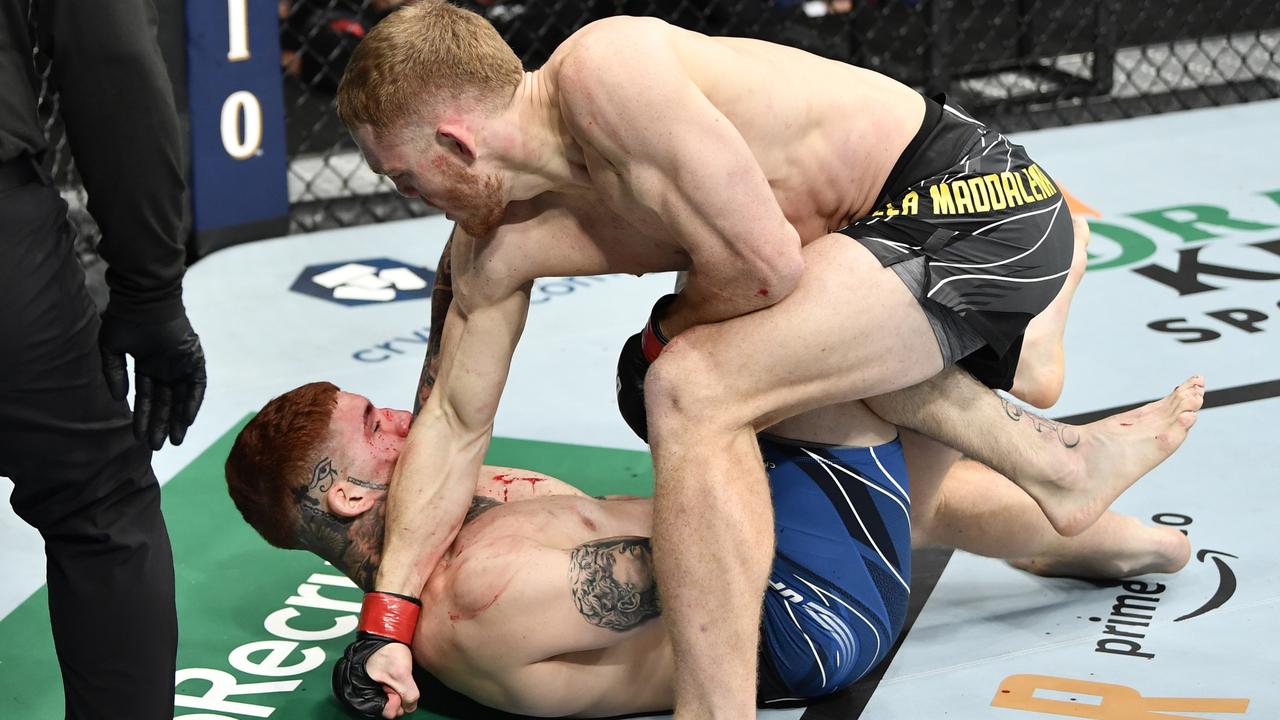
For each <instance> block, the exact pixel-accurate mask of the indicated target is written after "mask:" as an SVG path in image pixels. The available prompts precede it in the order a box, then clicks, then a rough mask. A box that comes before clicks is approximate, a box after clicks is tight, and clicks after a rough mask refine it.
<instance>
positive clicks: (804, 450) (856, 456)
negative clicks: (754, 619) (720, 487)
mask: <svg viewBox="0 0 1280 720" xmlns="http://www.w3.org/2000/svg"><path fill="white" fill-rule="evenodd" d="M760 450H761V453H762V454H763V455H764V460H765V468H766V470H767V471H768V474H769V491H770V493H771V494H772V496H773V511H774V523H775V534H776V537H777V549H776V554H775V556H774V560H773V570H772V572H771V573H770V575H769V587H768V589H767V590H766V591H765V596H764V613H763V616H762V618H761V624H760V657H759V695H758V700H759V702H760V704H762V705H764V704H769V703H773V702H785V701H796V700H803V699H807V698H813V697H818V696H820V695H827V694H830V693H833V692H836V691H839V690H841V689H843V688H846V687H848V686H849V685H851V684H853V682H854V681H856V680H858V678H861V677H862V676H863V675H866V674H867V672H868V671H870V670H871V669H872V668H873V667H875V666H876V664H877V663H879V662H880V661H881V660H883V659H884V658H885V656H886V655H887V654H888V653H889V649H890V648H891V647H892V646H893V643H894V642H895V641H896V640H897V638H898V634H899V633H900V632H902V625H903V622H904V620H905V618H906V614H907V596H908V592H909V583H910V581H911V500H910V497H909V496H908V494H907V493H908V485H907V466H906V460H905V459H904V457H903V455H902V444H901V443H900V442H899V441H898V440H896V439H895V440H894V441H893V442H890V443H886V444H884V445H879V446H876V447H871V448H846V447H828V446H822V445H819V444H815V443H805V444H803V445H801V444H799V443H797V442H795V441H789V440H784V439H780V438H774V437H769V436H764V435H762V436H760Z"/></svg>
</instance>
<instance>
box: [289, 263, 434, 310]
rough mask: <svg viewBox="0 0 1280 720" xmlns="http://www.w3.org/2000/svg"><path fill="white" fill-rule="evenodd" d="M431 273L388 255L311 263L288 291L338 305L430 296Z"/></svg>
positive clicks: (418, 298) (432, 279)
mask: <svg viewBox="0 0 1280 720" xmlns="http://www.w3.org/2000/svg"><path fill="white" fill-rule="evenodd" d="M435 278H436V274H435V272H433V271H431V270H428V269H427V268H425V267H419V266H416V265H410V264H408V263H404V262H401V261H399V260H392V259H390V258H369V259H366V260H352V261H350V262H337V263H325V264H323V265H311V266H308V267H306V268H304V269H303V271H302V272H301V273H300V274H299V275H298V279H297V280H294V282H293V286H292V287H290V288H289V289H290V290H293V291H294V292H299V293H302V294H303V295H310V296H312V297H318V298H320V299H322V300H328V301H329V302H334V303H338V304H339V305H347V306H352V305H383V304H386V303H390V302H400V301H402V300H421V299H423V298H426V297H430V295H431V284H432V283H433V282H434V281H435Z"/></svg>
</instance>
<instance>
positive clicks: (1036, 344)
mask: <svg viewBox="0 0 1280 720" xmlns="http://www.w3.org/2000/svg"><path fill="white" fill-rule="evenodd" d="M1071 228H1072V231H1073V232H1074V234H1075V248H1074V250H1073V251H1072V255H1071V269H1070V270H1068V271H1067V280H1066V282H1065V283H1063V285H1062V289H1061V290H1059V291H1058V294H1057V296H1056V297H1054V299H1053V302H1051V303H1049V307H1047V308H1045V309H1044V310H1043V311H1042V312H1041V313H1040V314H1039V315H1037V316H1035V317H1034V318H1032V320H1031V322H1030V323H1029V324H1028V325H1027V332H1026V334H1025V336H1024V337H1023V339H1022V355H1021V356H1020V357H1019V358H1018V370H1017V373H1016V374H1015V375H1014V378H1013V389H1011V390H1010V391H1009V394H1011V395H1013V396H1014V397H1016V398H1018V399H1019V400H1021V401H1023V402H1025V403H1028V404H1030V405H1032V406H1034V407H1038V408H1047V407H1050V406H1052V405H1053V404H1054V403H1056V402H1058V397H1059V396H1061V395H1062V383H1063V380H1064V378H1065V377H1066V371H1067V365H1066V362H1067V361H1066V355H1065V354H1064V353H1063V349H1062V334H1063V333H1064V332H1065V331H1066V329H1067V312H1068V311H1069V310H1070V308H1071V300H1072V298H1074V297H1075V294H1076V288H1078V287H1079V286H1080V281H1081V280H1082V279H1084V272H1085V268H1086V266H1088V264H1089V252H1088V249H1089V223H1088V222H1087V221H1086V220H1085V219H1084V217H1082V216H1072V218H1071Z"/></svg>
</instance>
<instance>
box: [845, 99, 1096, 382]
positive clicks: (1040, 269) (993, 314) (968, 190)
mask: <svg viewBox="0 0 1280 720" xmlns="http://www.w3.org/2000/svg"><path fill="white" fill-rule="evenodd" d="M940 99H941V101H942V102H938V101H934V100H930V99H928V98H926V99H925V103H926V106H927V110H926V113H925V119H924V122H923V123H922V124H921V127H920V131H919V132H918V133H916V136H915V138H914V139H912V141H911V143H910V144H909V145H908V146H907V149H906V150H905V151H904V152H903V153H902V157H900V158H899V159H898V162H897V164H896V165H895V166H894V168H893V171H892V172H891V173H890V174H889V178H888V179H887V180H886V181H885V185H884V189H883V190H882V191H881V194H880V198H879V200H878V202H877V204H876V205H877V206H876V210H875V211H874V212H873V213H872V214H871V215H868V216H866V217H864V218H862V219H860V220H856V221H854V222H853V223H850V224H849V225H848V226H846V227H844V228H841V229H840V231H839V232H841V233H844V234H845V235H848V236H850V237H852V238H854V239H856V240H857V241H858V242H860V243H862V244H863V245H864V246H866V248H867V249H868V250H870V251H871V252H872V254H874V255H875V256H876V258H877V259H879V260H880V262H881V264H883V265H885V266H886V267H891V268H893V269H894V270H895V271H896V272H897V274H898V276H899V277H900V278H902V280H903V282H904V283H906V285H907V287H908V288H910V289H911V291H912V292H913V293H914V294H915V296H916V298H917V299H918V300H919V301H920V304H921V307H922V308H923V309H924V311H925V315H926V316H928V317H929V322H930V324H931V325H932V326H933V329H934V334H935V335H936V336H937V338H938V344H939V347H940V348H941V350H942V354H943V360H944V362H945V363H946V364H947V365H951V364H953V363H954V364H957V365H959V366H960V367H962V368H964V369H965V370H967V371H969V372H970V373H972V374H973V376H974V377H976V378H977V379H978V380H980V381H982V382H983V383H984V384H986V385H987V386H988V387H992V388H998V389H1001V390H1008V389H1009V388H1010V387H1012V386H1013V376H1014V372H1015V371H1016V370H1017V367H1018V356H1019V354H1020V352H1021V350H1022V335H1023V332H1024V331H1025V330H1026V327H1027V323H1029V322H1030V321H1031V318H1033V317H1035V316H1036V315H1037V314H1039V313H1040V312H1041V311H1042V310H1044V309H1045V308H1046V307H1048V305H1049V303H1050V302H1051V301H1052V300H1053V298H1054V297H1055V296H1056V295H1057V294H1058V290H1060V289H1061V288H1062V285H1063V283H1064V282H1065V281H1066V276H1067V271H1068V269H1070V267H1071V254H1072V247H1073V239H1072V227H1071V215H1070V212H1069V211H1068V209H1067V203H1066V201H1065V200H1064V198H1063V195H1062V193H1061V192H1060V191H1059V190H1058V188H1057V186H1056V185H1055V184H1054V182H1053V180H1051V179H1050V178H1049V176H1048V175H1047V174H1046V173H1045V172H1044V170H1042V169H1041V168H1040V166H1039V165H1037V164H1035V163H1034V162H1032V160H1031V158H1029V157H1028V156H1027V153H1026V151H1025V150H1023V148H1022V146H1020V145H1015V144H1014V143H1012V142H1010V141H1009V139H1008V138H1007V137H1005V136H1004V135H1001V134H1000V133H998V132H996V131H994V130H992V129H990V128H988V127H986V126H985V125H983V124H981V123H979V122H977V121H976V120H974V119H973V118H971V117H969V116H968V114H967V113H966V112H965V111H964V110H962V109H960V108H959V107H957V106H955V105H952V104H945V98H940Z"/></svg>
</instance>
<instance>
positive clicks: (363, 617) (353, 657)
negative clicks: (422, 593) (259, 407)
mask: <svg viewBox="0 0 1280 720" xmlns="http://www.w3.org/2000/svg"><path fill="white" fill-rule="evenodd" d="M421 610H422V602H421V601H420V600H418V599H417V598H413V597H409V596H408V595H400V594H398V593H389V592H379V591H376V590H375V591H373V592H368V593H365V595H364V602H363V603H362V604H361V605H360V623H359V625H357V629H358V632H357V633H356V639H355V640H354V641H353V642H352V643H351V644H350V645H348V646H347V649H346V651H345V652H344V653H342V657H340V658H338V660H337V662H335V663H334V665H333V696H334V697H336V698H337V699H338V703H339V704H340V705H342V707H343V708H345V709H346V710H348V711H350V712H355V713H358V714H360V715H363V716H365V717H381V716H382V710H383V708H385V707H386V705H387V691H386V689H385V688H384V687H383V683H381V682H379V681H377V680H374V679H373V678H371V677H369V671H368V668H367V667H366V666H367V664H368V662H369V656H371V655H373V654H374V653H375V652H377V651H378V650H381V649H382V648H383V647H385V646H387V645H390V644H391V643H401V644H404V645H410V644H411V643H412V642H413V633H414V628H416V627H417V625H418V614H419V613H420V612H421ZM407 672H410V673H411V672H412V668H408V669H407ZM413 702H414V703H416V702H417V700H416V699H414V700H413Z"/></svg>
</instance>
